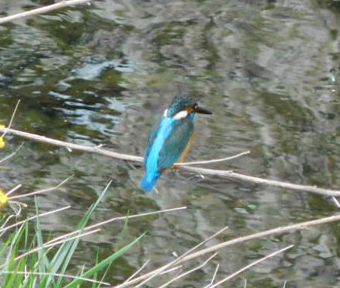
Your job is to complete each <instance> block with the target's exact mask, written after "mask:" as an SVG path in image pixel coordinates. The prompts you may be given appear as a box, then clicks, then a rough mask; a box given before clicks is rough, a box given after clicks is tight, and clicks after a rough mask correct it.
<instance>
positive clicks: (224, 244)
mask: <svg viewBox="0 0 340 288" xmlns="http://www.w3.org/2000/svg"><path fill="white" fill-rule="evenodd" d="M335 221H340V215H336V216H330V217H325V218H321V219H316V220H312V221H307V222H301V223H297V224H293V225H288V226H284V227H277V228H274V229H269V230H265V231H262V232H258V233H254V234H250V235H247V236H242V237H238V238H235V239H232V240H229V241H226V242H222V243H219V244H216V245H213V246H211V247H208V248H204V249H201V250H199V251H197V252H193V253H191V254H189V255H186V256H185V257H183V258H182V259H180V260H179V261H177V263H175V264H176V265H178V264H182V263H184V262H187V261H189V260H192V259H195V258H197V257H201V256H203V255H206V254H208V253H213V252H217V251H219V250H221V249H224V248H226V247H229V246H232V245H236V244H240V243H245V242H247V241H250V240H254V239H258V238H265V237H268V236H271V235H276V234H282V233H285V232H290V231H294V230H302V229H306V228H308V227H312V226H315V225H321V224H326V223H331V222H335ZM170 264H171V263H170ZM173 265H174V264H171V265H169V264H166V265H164V266H162V267H160V268H158V269H156V270H153V271H151V272H149V273H147V274H144V275H141V276H139V277H137V278H135V279H133V280H132V281H129V282H126V281H125V282H124V283H122V284H119V285H117V286H114V288H125V287H131V286H133V287H136V285H137V284H138V283H141V282H142V281H144V279H148V278H149V277H151V276H153V275H154V274H155V273H157V272H158V271H163V268H164V267H166V268H171V267H173Z"/></svg>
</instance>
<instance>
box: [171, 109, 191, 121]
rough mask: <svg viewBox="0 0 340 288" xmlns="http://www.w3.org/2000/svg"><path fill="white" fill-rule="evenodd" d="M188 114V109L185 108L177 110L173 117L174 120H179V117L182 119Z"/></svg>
mask: <svg viewBox="0 0 340 288" xmlns="http://www.w3.org/2000/svg"><path fill="white" fill-rule="evenodd" d="M187 116H188V111H187V110H183V111H180V112H178V113H177V114H176V115H175V116H174V119H175V120H181V119H184V118H186V117H187Z"/></svg>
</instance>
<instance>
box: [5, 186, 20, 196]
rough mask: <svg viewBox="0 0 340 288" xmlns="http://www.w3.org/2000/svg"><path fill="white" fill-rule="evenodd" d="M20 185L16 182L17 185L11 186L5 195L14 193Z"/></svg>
mask: <svg viewBox="0 0 340 288" xmlns="http://www.w3.org/2000/svg"><path fill="white" fill-rule="evenodd" d="M21 186H22V185H21V184H18V185H17V186H15V187H14V188H12V189H11V190H9V191H8V192H7V193H6V196H7V197H8V196H9V195H11V194H12V193H14V192H15V191H17V190H18V189H19V188H20V187H21Z"/></svg>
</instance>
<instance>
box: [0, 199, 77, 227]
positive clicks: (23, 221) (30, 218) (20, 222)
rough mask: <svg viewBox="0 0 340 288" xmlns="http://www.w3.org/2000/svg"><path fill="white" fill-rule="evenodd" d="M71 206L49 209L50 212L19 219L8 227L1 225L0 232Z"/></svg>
mask: <svg viewBox="0 0 340 288" xmlns="http://www.w3.org/2000/svg"><path fill="white" fill-rule="evenodd" d="M70 207H71V206H66V207H62V208H59V209H56V210H52V211H48V212H45V213H41V214H39V215H34V216H32V217H29V218H27V219H25V220H22V221H19V222H17V223H15V224H13V225H10V226H7V227H1V229H0V233H3V232H6V231H7V230H9V229H12V228H14V227H17V226H19V225H21V224H24V223H25V222H27V221H30V220H33V219H35V218H38V217H43V216H47V215H50V214H53V213H57V212H60V211H64V210H66V209H69V208H70Z"/></svg>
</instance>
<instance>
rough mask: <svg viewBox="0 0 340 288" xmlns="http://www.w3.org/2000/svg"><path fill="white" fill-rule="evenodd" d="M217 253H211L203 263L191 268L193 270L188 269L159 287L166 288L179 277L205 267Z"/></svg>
mask: <svg viewBox="0 0 340 288" xmlns="http://www.w3.org/2000/svg"><path fill="white" fill-rule="evenodd" d="M216 255H217V253H214V254H213V255H211V256H210V257H209V258H208V259H207V260H205V261H204V262H203V263H202V264H200V265H198V266H197V267H195V268H193V269H191V270H189V271H187V272H184V273H182V274H180V275H178V276H176V277H175V278H173V279H171V280H170V281H168V282H166V283H164V284H163V285H162V286H160V287H159V288H165V287H167V286H168V285H169V284H171V283H172V282H175V281H177V280H178V279H180V278H183V277H185V276H187V275H189V274H191V273H193V272H195V271H196V270H198V269H201V268H203V267H204V266H205V265H207V264H208V263H209V262H210V260H211V259H213V258H214V257H215V256H216Z"/></svg>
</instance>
